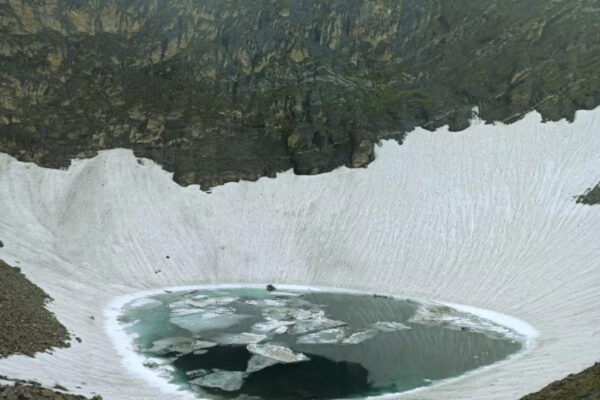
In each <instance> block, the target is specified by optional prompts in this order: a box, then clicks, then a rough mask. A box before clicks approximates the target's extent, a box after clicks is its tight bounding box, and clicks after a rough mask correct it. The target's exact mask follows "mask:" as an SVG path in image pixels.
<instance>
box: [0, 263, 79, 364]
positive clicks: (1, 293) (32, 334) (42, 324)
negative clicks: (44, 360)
mask: <svg viewBox="0 0 600 400" xmlns="http://www.w3.org/2000/svg"><path fill="white" fill-rule="evenodd" d="M0 277H1V279H0V358H3V357H8V356H9V355H12V354H25V355H28V356H34V354H35V353H37V352H43V351H49V350H51V349H52V348H55V347H69V343H68V340H69V333H68V332H67V330H66V328H65V327H64V326H63V325H62V324H61V323H60V322H59V321H58V320H57V319H56V317H55V316H54V314H52V313H51V312H50V311H48V310H47V309H46V303H47V302H49V301H51V300H52V299H51V298H50V296H48V295H47V294H46V293H44V291H42V289H40V288H39V287H37V286H36V285H34V284H33V283H31V282H30V281H28V280H27V278H26V277H25V276H24V275H23V274H22V273H21V271H20V269H19V268H13V267H11V266H9V265H8V264H6V263H4V262H2V261H0Z"/></svg>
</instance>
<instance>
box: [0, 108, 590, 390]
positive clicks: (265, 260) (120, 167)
mask: <svg viewBox="0 0 600 400" xmlns="http://www.w3.org/2000/svg"><path fill="white" fill-rule="evenodd" d="M598 181H600V108H599V109H596V110H594V111H582V112H578V113H577V116H576V119H575V122H574V123H567V122H566V121H559V122H556V123H542V122H541V119H540V116H539V115H538V114H537V113H531V114H529V115H527V116H526V117H525V118H524V119H523V120H521V121H519V122H517V123H514V124H512V125H509V126H505V125H502V124H498V125H484V124H482V123H481V122H480V121H477V120H475V121H473V123H472V126H471V127H470V128H468V129H467V130H465V131H463V132H460V133H452V132H448V131H447V129H445V128H442V129H439V130H438V131H436V132H433V133H431V132H427V131H424V130H421V129H417V130H415V131H414V132H411V133H410V134H409V135H408V137H407V139H406V141H405V143H404V144H403V145H402V146H399V145H398V144H397V143H395V142H391V141H389V142H384V143H383V145H382V146H381V147H378V148H377V149H376V160H375V162H373V163H372V164H371V165H370V166H369V167H368V168H367V169H353V170H351V169H347V168H340V169H337V170H335V171H333V172H331V173H328V174H324V175H318V176H295V175H293V173H291V172H285V173H281V174H279V175H278V177H277V178H276V179H269V178H263V179H260V180H259V181H258V182H241V183H228V184H226V185H223V186H221V187H217V188H215V189H213V190H212V193H210V194H209V193H205V192H202V191H200V190H199V189H198V187H197V186H191V187H187V188H183V187H180V186H178V185H177V184H176V183H174V182H173V181H172V179H171V174H169V173H167V172H165V171H164V170H162V169H161V167H160V166H158V165H156V164H154V163H153V162H151V161H148V160H143V162H141V163H138V160H136V158H135V157H134V155H133V154H132V153H131V152H130V151H128V150H121V149H117V150H110V151H104V152H101V153H100V154H99V155H98V156H97V157H95V158H93V159H89V160H77V161H74V162H73V164H72V166H71V167H70V168H69V169H68V170H66V171H62V170H50V169H43V168H39V167H37V166H35V165H32V164H28V163H21V162H18V161H16V160H15V159H13V158H12V157H10V156H8V155H4V154H0V239H1V240H2V241H3V242H4V245H5V246H4V248H2V249H0V259H3V260H4V261H6V262H7V263H9V264H11V265H13V266H19V267H21V268H22V270H23V272H24V273H25V274H26V276H27V277H28V278H29V279H30V280H31V281H33V282H34V283H35V284H37V285H39V286H40V287H41V288H42V289H44V290H45V291H46V292H47V293H48V294H49V295H50V296H52V297H53V298H54V302H52V303H51V304H50V305H49V308H50V310H51V311H53V312H54V313H55V314H56V315H57V317H58V319H59V321H61V322H62V323H63V324H64V325H65V326H66V327H67V328H68V329H69V331H71V332H72V333H73V334H74V335H75V336H78V337H80V338H81V339H82V342H81V343H78V342H77V341H74V340H73V343H72V346H71V348H68V349H59V350H56V351H54V352H53V354H46V353H44V354H40V355H38V356H36V357H35V358H28V357H24V356H11V357H9V358H6V359H2V360H0V375H8V376H10V377H12V378H24V379H35V380H38V381H40V382H41V383H44V384H47V385H54V384H56V383H60V384H61V385H64V386H66V387H67V388H69V389H70V390H71V391H72V392H77V393H81V394H86V395H90V394H92V393H99V394H101V395H102V396H103V397H104V398H105V399H109V400H134V399H156V398H160V399H180V398H186V397H188V398H189V395H187V396H186V395H185V394H183V393H182V392H177V391H175V390H174V388H173V387H172V386H171V385H165V384H164V382H161V381H160V379H155V378H154V377H153V375H152V373H148V374H147V376H142V374H141V372H140V366H139V363H138V362H137V361H138V360H136V359H135V357H129V358H127V357H125V358H124V357H123V356H122V355H124V354H125V353H123V346H121V347H119V346H115V345H114V342H113V339H111V338H114V337H118V336H119V333H118V332H114V331H115V330H116V328H115V321H114V313H115V310H114V304H115V303H114V302H115V300H114V299H115V298H118V297H119V296H125V295H129V294H131V293H134V292H139V291H144V290H154V289H158V288H163V287H169V286H185V285H199V284H222V283H240V284H242V283H255V284H266V283H273V284H275V285H277V284H289V285H306V286H320V287H338V288H346V289H353V290H362V291H367V292H378V293H388V294H393V295H398V296H401V297H412V298H422V299H430V300H436V301H440V302H444V303H448V304H452V305H453V306H454V305H455V304H461V305H465V306H468V307H464V308H463V310H464V311H469V310H470V312H473V311H476V310H477V309H488V310H493V311H494V312H496V313H499V314H495V315H496V317H498V316H499V315H500V314H504V315H508V316H511V317H512V318H510V317H507V318H505V320H507V321H508V320H510V321H509V322H510V323H512V324H513V325H515V324H516V325H519V324H524V325H522V326H525V327H527V329H529V332H530V333H532V332H534V331H537V333H538V336H537V337H536V338H535V340H532V343H531V346H530V347H529V349H528V350H527V351H525V352H523V353H520V354H519V356H517V357H514V358H512V359H511V360H510V361H508V362H504V363H499V364H497V365H494V366H491V367H487V368H484V369H481V370H478V371H477V372H475V373H473V374H469V375H467V376H465V377H462V378H460V379H454V380H450V381H447V382H443V383H442V384H438V385H436V386H434V387H432V388H428V389H425V390H420V391H416V392H411V393H407V394H404V395H392V396H386V397H387V398H390V399H391V398H399V399H440V398H447V399H486V400H487V399H507V400H516V399H517V398H519V397H520V396H522V395H525V394H527V393H529V392H532V391H536V390H539V389H540V388H541V387H543V386H545V385H546V384H548V383H549V382H551V381H553V380H556V379H559V378H563V377H564V376H565V375H567V374H569V373H573V372H577V371H579V370H581V369H583V368H585V367H588V366H589V365H591V364H592V363H593V362H595V361H598V360H600V240H599V238H600V206H585V205H580V204H576V203H575V201H574V196H576V195H579V194H582V193H583V192H584V191H585V190H586V189H587V188H588V187H590V186H593V185H595V184H596V183H597V182H598ZM167 256H168V258H167ZM111 304H112V306H111ZM111 307H113V308H111ZM473 307H475V308H473ZM90 316H94V317H95V319H91V318H90ZM488 316H490V317H492V319H493V317H494V314H493V313H488ZM500 317H501V318H504V317H502V316H501V315H500ZM520 321H524V323H522V322H520ZM525 323H528V324H530V325H531V326H532V327H533V328H529V327H528V325H527V324H525ZM107 330H108V331H109V332H108V333H109V334H107ZM531 336H532V337H533V333H532V334H531ZM124 366H127V368H124ZM146 371H148V370H146ZM149 380H154V381H156V382H154V383H150V382H149ZM77 387H80V388H81V389H77Z"/></svg>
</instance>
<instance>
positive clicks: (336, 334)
mask: <svg viewBox="0 0 600 400" xmlns="http://www.w3.org/2000/svg"><path fill="white" fill-rule="evenodd" d="M348 334H349V332H347V329H346V328H345V327H342V328H333V329H325V330H322V331H319V332H314V333H309V334H307V335H303V336H300V337H299V338H298V339H297V341H296V342H297V343H300V344H335V343H340V342H341V341H342V340H344V339H345V338H346V336H348Z"/></svg>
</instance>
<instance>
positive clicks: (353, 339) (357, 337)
mask: <svg viewBox="0 0 600 400" xmlns="http://www.w3.org/2000/svg"><path fill="white" fill-rule="evenodd" d="M376 335H377V331H376V330H374V329H369V330H366V331H362V332H355V333H353V334H351V335H350V336H348V337H346V338H344V339H342V341H341V343H342V344H358V343H362V342H364V341H366V340H369V339H373V338H374V337H375V336H376Z"/></svg>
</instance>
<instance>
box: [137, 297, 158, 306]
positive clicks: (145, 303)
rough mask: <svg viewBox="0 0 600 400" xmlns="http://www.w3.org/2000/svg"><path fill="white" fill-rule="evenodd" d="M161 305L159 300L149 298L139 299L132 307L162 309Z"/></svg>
mask: <svg viewBox="0 0 600 400" xmlns="http://www.w3.org/2000/svg"><path fill="white" fill-rule="evenodd" d="M161 305H162V303H161V302H160V301H159V300H156V299H151V298H148V297H143V298H141V299H137V300H135V301H134V302H133V303H131V307H134V308H156V307H160V306H161Z"/></svg>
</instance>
